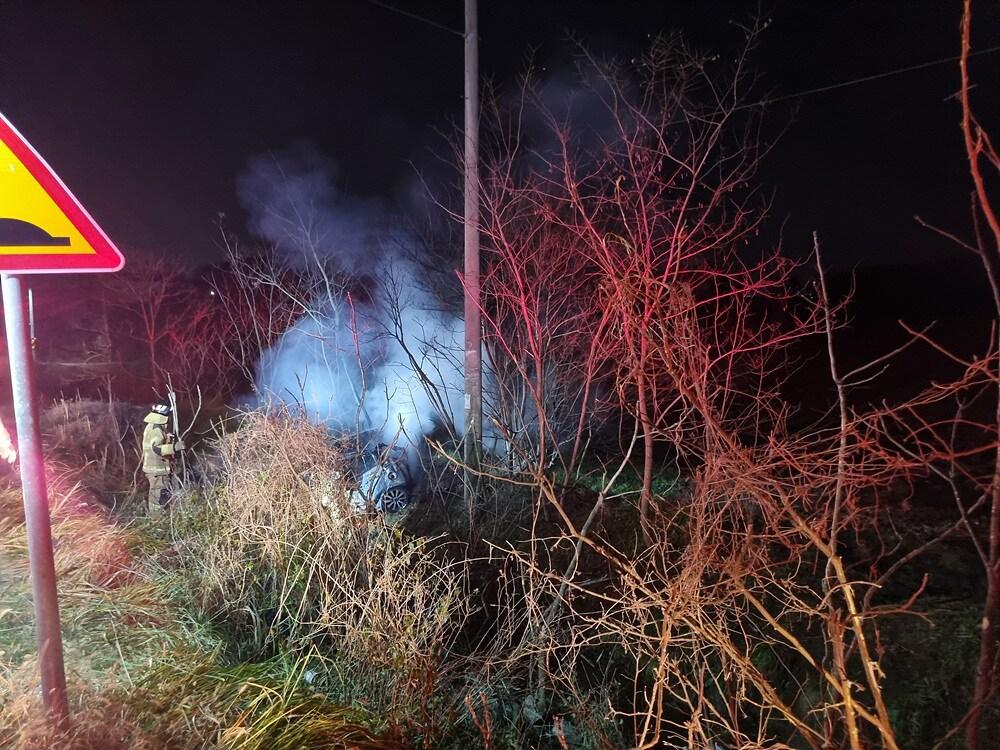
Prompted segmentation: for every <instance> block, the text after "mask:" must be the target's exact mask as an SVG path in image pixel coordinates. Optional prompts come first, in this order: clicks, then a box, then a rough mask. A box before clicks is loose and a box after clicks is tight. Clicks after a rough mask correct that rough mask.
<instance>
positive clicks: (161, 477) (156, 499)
mask: <svg viewBox="0 0 1000 750" xmlns="http://www.w3.org/2000/svg"><path fill="white" fill-rule="evenodd" d="M170 479H171V477H170V475H169V474H147V475H146V480H147V481H148V482H149V495H148V496H147V499H146V512H147V513H148V514H149V516H150V517H154V518H155V517H157V516H161V515H163V514H164V513H166V512H167V511H168V510H169V509H170V488H171V484H172V483H171V481H170Z"/></svg>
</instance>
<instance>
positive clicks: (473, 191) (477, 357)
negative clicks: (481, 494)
mask: <svg viewBox="0 0 1000 750" xmlns="http://www.w3.org/2000/svg"><path fill="white" fill-rule="evenodd" d="M476 3H477V0H465V451H464V453H465V455H464V460H465V464H466V466H467V467H468V468H467V469H466V475H465V502H466V507H467V508H468V509H469V511H470V518H471V509H472V501H473V499H474V498H475V495H476V490H477V484H478V483H477V481H476V477H477V474H476V472H477V471H478V469H479V460H480V456H481V451H482V441H483V363H482V337H481V329H482V321H481V317H480V308H479V26H478V20H477V13H476V10H477V9H476ZM470 532H471V528H470Z"/></svg>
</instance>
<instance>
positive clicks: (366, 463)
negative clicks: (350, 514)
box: [351, 444, 414, 513]
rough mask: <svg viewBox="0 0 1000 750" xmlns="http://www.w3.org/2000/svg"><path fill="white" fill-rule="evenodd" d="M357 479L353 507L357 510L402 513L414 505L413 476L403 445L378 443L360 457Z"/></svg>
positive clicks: (352, 498) (356, 465)
mask: <svg viewBox="0 0 1000 750" xmlns="http://www.w3.org/2000/svg"><path fill="white" fill-rule="evenodd" d="M354 479H355V482H356V487H355V488H354V489H353V490H352V491H351V507H352V508H354V509H355V510H358V511H363V510H368V509H374V510H376V511H378V512H380V513H399V512H400V511H401V510H403V509H404V508H406V507H407V506H409V505H410V504H411V503H412V502H413V496H414V482H413V477H412V474H411V472H410V467H409V464H408V462H407V455H406V449H405V448H402V447H400V446H395V445H384V444H378V445H376V446H374V447H373V448H370V449H366V450H363V451H361V452H360V453H358V454H356V456H355V458H354Z"/></svg>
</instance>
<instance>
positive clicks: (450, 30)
mask: <svg viewBox="0 0 1000 750" xmlns="http://www.w3.org/2000/svg"><path fill="white" fill-rule="evenodd" d="M365 2H366V3H370V4H371V5H377V6H378V7H379V8H384V9H385V10H388V11H391V12H393V13H398V14H399V15H401V16H406V17H407V18H412V19H413V20H414V21H420V22H421V23H425V24H427V25H428V26H433V27H434V28H435V29H439V30H441V31H447V32H448V33H449V34H455V35H456V36H460V37H464V36H465V33H464V32H462V31H459V30H458V29H453V28H451V27H450V26H445V25H444V24H443V23H438V22H437V21H435V20H433V19H431V18H427V17H426V16H421V15H419V14H417V13H412V12H410V11H408V10H403V9H402V8H397V7H396V6H395V5H390V4H389V3H383V2H382V1H381V0H365Z"/></svg>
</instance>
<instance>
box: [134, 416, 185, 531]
mask: <svg viewBox="0 0 1000 750" xmlns="http://www.w3.org/2000/svg"><path fill="white" fill-rule="evenodd" d="M170 414H171V412H170V403H169V402H168V401H160V402H158V403H155V404H153V406H152V408H151V409H150V410H149V414H147V415H146V416H145V417H144V418H143V420H142V421H143V422H145V423H146V428H145V429H144V430H143V432H142V472H143V474H145V475H146V479H147V480H148V481H149V496H148V501H147V505H148V511H149V514H150V515H154V516H155V515H159V514H161V513H163V512H165V511H166V510H167V508H168V506H169V504H170V487H171V478H172V475H173V469H174V467H173V462H174V456H175V455H176V454H177V453H178V452H179V451H182V450H184V443H183V442H182V441H181V440H179V439H177V437H176V436H175V435H173V434H172V433H170V432H169V431H168V429H167V424H168V423H169V421H170Z"/></svg>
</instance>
